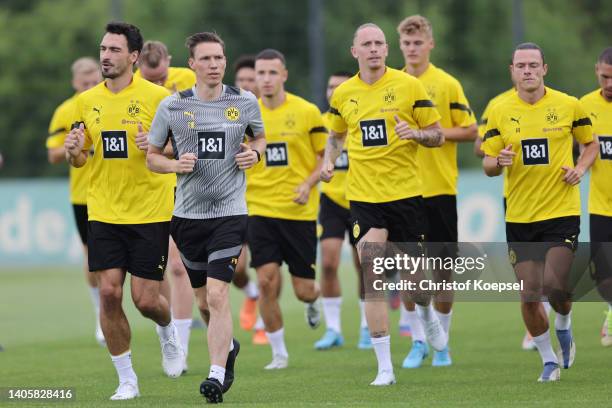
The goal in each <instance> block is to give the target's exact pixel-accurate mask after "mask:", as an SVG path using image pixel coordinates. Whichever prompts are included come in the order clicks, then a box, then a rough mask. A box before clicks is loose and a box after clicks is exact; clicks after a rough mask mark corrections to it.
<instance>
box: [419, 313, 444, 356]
mask: <svg viewBox="0 0 612 408" xmlns="http://www.w3.org/2000/svg"><path fill="white" fill-rule="evenodd" d="M423 327H424V328H425V336H426V337H427V342H428V343H429V345H430V346H431V347H432V348H433V349H434V350H436V351H442V350H444V349H445V348H446V346H447V345H448V335H447V334H446V332H445V331H444V329H443V328H442V325H441V324H440V320H438V318H437V317H436V318H434V319H432V320H430V321H428V322H425V321H423Z"/></svg>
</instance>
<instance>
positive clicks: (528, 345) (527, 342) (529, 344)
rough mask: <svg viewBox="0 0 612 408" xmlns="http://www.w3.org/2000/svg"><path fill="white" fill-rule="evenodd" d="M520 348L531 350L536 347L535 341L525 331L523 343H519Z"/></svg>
mask: <svg viewBox="0 0 612 408" xmlns="http://www.w3.org/2000/svg"><path fill="white" fill-rule="evenodd" d="M521 348H522V349H523V350H526V351H531V350H535V349H536V344H535V341H533V337H531V335H530V334H529V333H528V332H527V333H525V337H523V343H522V344H521Z"/></svg>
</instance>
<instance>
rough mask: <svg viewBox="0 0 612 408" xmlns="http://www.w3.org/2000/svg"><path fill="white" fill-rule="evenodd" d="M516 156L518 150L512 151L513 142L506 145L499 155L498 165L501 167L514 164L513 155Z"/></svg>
mask: <svg viewBox="0 0 612 408" xmlns="http://www.w3.org/2000/svg"><path fill="white" fill-rule="evenodd" d="M514 156H516V152H514V151H512V144H509V145H508V146H506V147H504V148H503V149H502V150H500V152H499V156H497V165H498V166H499V167H509V166H512V161H513V157H514Z"/></svg>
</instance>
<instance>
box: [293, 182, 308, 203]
mask: <svg viewBox="0 0 612 408" xmlns="http://www.w3.org/2000/svg"><path fill="white" fill-rule="evenodd" d="M293 191H294V192H295V193H296V196H295V198H294V199H293V202H294V203H297V204H300V205H304V204H306V203H307V202H308V197H309V196H310V185H308V183H302V184H300V185H299V186H297V187H296V188H295V190H293Z"/></svg>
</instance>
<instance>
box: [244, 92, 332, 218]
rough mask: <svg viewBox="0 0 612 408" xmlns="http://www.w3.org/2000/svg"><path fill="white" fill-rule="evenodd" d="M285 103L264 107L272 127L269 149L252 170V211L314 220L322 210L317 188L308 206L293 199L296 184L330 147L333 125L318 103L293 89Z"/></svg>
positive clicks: (248, 195) (269, 128) (249, 201)
mask: <svg viewBox="0 0 612 408" xmlns="http://www.w3.org/2000/svg"><path fill="white" fill-rule="evenodd" d="M285 95H286V99H285V102H283V104H282V105H280V106H278V107H277V108H275V109H268V108H267V107H266V106H265V105H264V104H263V102H262V101H261V99H260V100H259V106H260V108H261V115H262V118H263V123H264V128H265V131H266V142H267V147H266V154H265V156H264V157H262V158H261V162H260V163H259V164H258V165H257V166H255V168H253V170H252V171H250V172H249V173H248V175H247V192H246V199H247V205H248V208H249V215H259V216H263V217H271V218H282V219H286V220H298V221H314V220H316V219H317V212H318V210H319V194H318V191H317V187H316V186H314V187H313V188H312V189H311V190H310V196H309V198H308V203H306V205H300V204H297V203H295V202H293V199H294V198H295V197H296V195H297V194H296V192H295V189H296V187H297V186H299V185H300V184H302V183H303V182H304V181H305V180H306V179H307V178H308V177H309V176H310V175H311V174H312V172H313V171H314V169H315V168H316V166H317V154H318V153H322V152H323V151H324V150H325V144H326V143H327V130H326V129H325V126H324V125H323V119H322V118H321V112H319V109H318V108H317V107H316V106H315V105H313V104H312V103H310V102H308V101H306V100H304V99H302V98H300V97H298V96H296V95H292V94H290V93H288V92H286V93H285Z"/></svg>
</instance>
